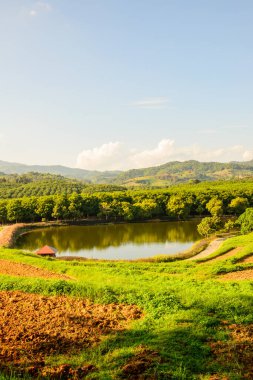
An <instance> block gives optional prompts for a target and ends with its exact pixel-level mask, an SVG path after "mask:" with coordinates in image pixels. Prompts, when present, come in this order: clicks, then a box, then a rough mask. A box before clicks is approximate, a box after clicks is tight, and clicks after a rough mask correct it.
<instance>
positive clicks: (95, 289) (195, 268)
mask: <svg viewBox="0 0 253 380" xmlns="http://www.w3.org/2000/svg"><path fill="white" fill-rule="evenodd" d="M235 247H242V250H241V251H240V253H238V255H237V256H236V258H234V257H233V258H230V259H228V260H224V261H222V260H221V261H219V262H214V263H212V262H211V261H210V262H209V261H208V260H202V261H201V262H196V261H180V262H169V263H156V262H153V263H152V262H106V261H101V262H100V261H82V262H80V261H60V260H55V259H45V258H44V259H43V258H40V257H37V256H35V255H32V254H28V253H24V252H21V251H17V250H10V249H2V250H0V260H1V259H5V260H11V261H15V262H22V263H26V264H30V265H34V266H37V267H41V268H44V269H47V270H50V271H54V272H58V273H62V274H65V275H68V276H71V277H73V278H75V280H73V281H65V280H51V279H50V280H48V279H46V280H45V279H37V278H23V277H20V278H18V280H17V277H11V276H7V275H0V290H1V291H3V290H9V291H10V290H21V291H24V292H30V293H40V294H44V295H63V294H64V295H67V296H69V297H83V298H88V299H90V300H92V301H94V302H96V303H103V304H106V303H126V304H135V305H138V306H139V307H140V308H141V309H142V310H143V313H144V316H143V318H141V319H139V320H137V321H134V322H132V323H131V325H130V327H129V328H128V329H126V330H125V331H122V332H119V333H114V334H110V335H109V336H107V337H106V338H103V339H102V341H101V342H100V343H99V344H98V345H96V346H95V347H93V348H91V349H86V350H83V351H82V352H81V353H78V354H76V355H75V354H73V355H70V356H66V355H65V356H63V355H61V356H53V357H50V356H49V357H48V358H47V359H46V360H47V363H48V364H52V365H56V364H61V363H70V364H72V365H76V366H78V365H82V363H91V364H94V365H96V367H97V371H95V372H94V373H93V374H91V375H89V376H88V377H87V379H100V380H109V379H122V378H124V377H122V367H123V366H124V364H126V363H127V361H128V360H129V358H131V357H132V356H133V355H134V354H136V352H138V350H139V348H140V347H145V348H146V349H148V350H152V351H155V352H157V353H158V355H159V360H156V361H155V362H154V363H153V365H151V366H150V368H147V369H146V370H145V374H143V375H142V376H143V377H140V379H141V378H143V379H182V380H183V379H186V380H188V379H201V380H207V379H210V378H211V376H216V377H213V378H214V379H231V380H236V379H243V378H245V377H244V375H245V373H246V372H245V371H246V370H245V360H242V359H241V357H237V356H236V352H234V351H233V347H234V344H235V342H233V341H232V340H231V337H230V335H229V329H228V328H227V326H229V325H233V324H236V325H245V326H246V327H247V326H249V325H250V324H252V323H253V296H252V290H253V281H250V280H245V281H220V280H219V276H218V275H219V274H222V273H227V272H231V271H236V270H243V269H245V268H252V269H253V264H250V263H248V264H246V263H243V262H242V261H241V260H242V258H243V257H248V256H249V255H250V253H252V252H253V233H251V234H249V235H246V236H239V237H235V238H230V239H228V240H227V241H225V242H224V244H223V245H222V247H221V248H220V249H219V250H218V251H217V252H216V253H215V254H213V255H212V256H213V257H215V256H218V255H222V254H223V253H225V252H227V251H229V250H231V249H233V248H235ZM224 321H225V322H224ZM217 342H220V343H219V344H221V345H222V347H224V346H226V347H227V349H226V350H225V351H224V350H221V353H220V354H219V355H217V354H216V353H215V352H214V351H213V349H212V347H213V346H212V344H213V343H214V344H215V343H217ZM247 349H249V350H250V352H251V356H250V357H249V358H252V347H251V348H247ZM227 352H230V360H228V358H229V356H227V355H228V354H227ZM233 355H234V356H233ZM217 356H218V357H217ZM222 356H224V357H223V358H222ZM145 376H146V377H145ZM7 378H11V379H15V376H14V375H13V376H12V377H10V376H9V377H6V375H3V374H2V375H0V380H2V379H7ZM129 378H132V379H135V378H136V379H139V377H129ZM248 378H250V377H248Z"/></svg>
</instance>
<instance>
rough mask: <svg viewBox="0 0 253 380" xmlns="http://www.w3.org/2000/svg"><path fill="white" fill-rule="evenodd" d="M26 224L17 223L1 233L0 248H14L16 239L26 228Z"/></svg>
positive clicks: (5, 228)
mask: <svg viewBox="0 0 253 380" xmlns="http://www.w3.org/2000/svg"><path fill="white" fill-rule="evenodd" d="M25 227H26V224H24V223H16V224H12V225H11V226H7V227H4V228H3V230H2V231H1V232H0V247H7V248H9V247H12V246H13V244H14V242H15V240H16V237H17V236H18V234H19V233H20V232H22V230H24V228H25Z"/></svg>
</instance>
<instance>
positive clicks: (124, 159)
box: [76, 139, 253, 170]
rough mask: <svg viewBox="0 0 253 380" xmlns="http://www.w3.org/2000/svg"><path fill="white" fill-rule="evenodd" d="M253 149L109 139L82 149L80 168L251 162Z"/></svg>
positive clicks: (239, 146)
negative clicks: (135, 145)
mask: <svg viewBox="0 0 253 380" xmlns="http://www.w3.org/2000/svg"><path fill="white" fill-rule="evenodd" d="M251 159H253V149H252V150H249V149H246V148H245V147H244V146H243V145H235V146H231V147H222V148H217V149H206V148H203V147H201V146H199V145H197V144H195V145H191V146H187V147H180V146H177V144H176V143H175V141H174V140H171V139H163V140H161V141H160V142H159V143H158V144H157V145H156V146H155V147H154V148H151V149H145V150H139V151H138V150H136V149H128V148H127V147H126V146H124V144H122V143H120V142H119V141H117V142H109V143H107V144H103V145H101V146H99V147H95V148H93V149H86V150H83V151H82V152H81V153H80V154H79V155H78V157H77V165H76V166H77V167H78V168H82V169H88V170H127V169H133V168H136V169H138V168H145V167H149V166H157V165H161V164H164V163H166V162H168V161H186V160H198V161H219V162H229V161H248V160H251Z"/></svg>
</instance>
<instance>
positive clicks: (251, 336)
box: [210, 321, 253, 380]
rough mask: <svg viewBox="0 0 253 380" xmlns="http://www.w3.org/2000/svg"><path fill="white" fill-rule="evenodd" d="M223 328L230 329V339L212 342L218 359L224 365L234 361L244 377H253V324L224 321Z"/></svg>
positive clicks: (213, 350) (214, 353)
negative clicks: (230, 323)
mask: <svg viewBox="0 0 253 380" xmlns="http://www.w3.org/2000/svg"><path fill="white" fill-rule="evenodd" d="M221 328H222V329H224V328H225V329H227V330H228V332H229V339H228V341H226V342H221V341H218V342H213V343H211V345H210V346H211V350H212V353H213V355H214V357H216V361H217V362H218V363H221V364H223V365H224V364H225V365H226V363H234V364H235V365H236V366H237V367H238V371H239V370H241V372H242V379H249V380H250V379H253V366H252V363H253V350H252V345H253V324H249V325H238V324H232V325H229V324H228V323H227V322H226V321H224V322H223V326H222V327H221ZM214 379H215V378H213V380H214ZM216 379H217V378H216ZM218 379H220V378H219V377H218Z"/></svg>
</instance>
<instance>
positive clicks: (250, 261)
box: [242, 255, 253, 264]
mask: <svg viewBox="0 0 253 380" xmlns="http://www.w3.org/2000/svg"><path fill="white" fill-rule="evenodd" d="M242 262H243V263H246V264H253V255H252V256H249V257H247V258H246V259H244V260H242Z"/></svg>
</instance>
